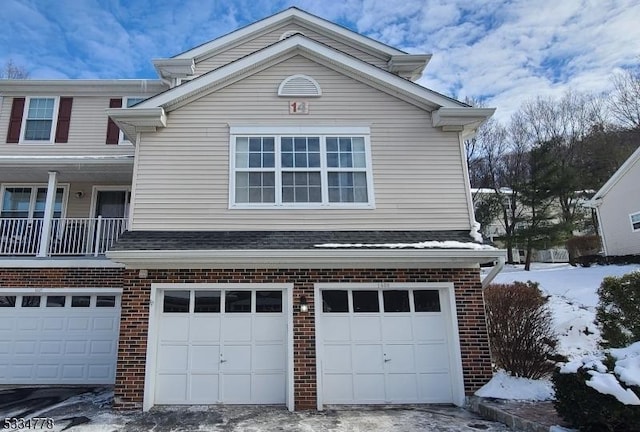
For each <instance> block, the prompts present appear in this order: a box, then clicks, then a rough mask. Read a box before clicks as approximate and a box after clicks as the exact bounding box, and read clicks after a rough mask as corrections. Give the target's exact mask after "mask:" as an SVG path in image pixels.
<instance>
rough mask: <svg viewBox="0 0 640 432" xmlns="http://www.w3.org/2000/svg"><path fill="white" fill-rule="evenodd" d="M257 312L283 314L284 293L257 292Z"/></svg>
mask: <svg viewBox="0 0 640 432" xmlns="http://www.w3.org/2000/svg"><path fill="white" fill-rule="evenodd" d="M256 312H282V291H256Z"/></svg>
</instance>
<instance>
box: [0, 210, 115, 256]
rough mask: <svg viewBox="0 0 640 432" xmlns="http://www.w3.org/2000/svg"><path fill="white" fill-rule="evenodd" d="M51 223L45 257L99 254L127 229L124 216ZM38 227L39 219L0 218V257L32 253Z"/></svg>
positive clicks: (37, 241)
mask: <svg viewBox="0 0 640 432" xmlns="http://www.w3.org/2000/svg"><path fill="white" fill-rule="evenodd" d="M51 222H52V223H51V236H50V240H49V245H48V247H47V248H46V250H47V251H48V255H49V256H57V255H85V256H86V255H93V256H98V255H102V254H104V253H105V252H106V251H108V250H109V249H110V248H111V247H112V246H113V244H114V243H115V242H116V241H117V240H118V238H119V237H120V234H122V233H123V232H124V231H125V230H126V229H127V218H103V217H97V218H54V219H52V221H51ZM42 226H43V220H42V219H23V218H2V219H0V256H2V255H36V254H37V253H38V251H39V247H40V241H41V238H42Z"/></svg>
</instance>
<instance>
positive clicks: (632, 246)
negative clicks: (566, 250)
mask: <svg viewBox="0 0 640 432" xmlns="http://www.w3.org/2000/svg"><path fill="white" fill-rule="evenodd" d="M637 212H640V161H637V162H636V163H635V165H633V166H632V167H631V169H629V171H627V173H626V174H625V175H624V176H622V178H621V179H620V181H619V182H618V183H616V184H615V185H614V186H613V187H612V188H611V190H609V192H608V193H607V194H606V195H605V196H604V199H603V201H602V205H601V206H600V209H599V216H600V221H601V227H602V231H603V232H602V234H603V236H604V241H605V242H606V246H607V255H631V254H640V231H635V232H634V231H633V230H632V227H631V220H630V218H629V215H630V214H632V213H637Z"/></svg>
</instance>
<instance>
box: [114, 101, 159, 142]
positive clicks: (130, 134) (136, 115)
mask: <svg viewBox="0 0 640 432" xmlns="http://www.w3.org/2000/svg"><path fill="white" fill-rule="evenodd" d="M106 112H107V115H108V116H109V117H110V118H111V119H112V120H113V121H114V122H115V123H116V124H117V125H118V127H119V128H120V129H122V131H123V132H124V134H125V135H126V137H127V139H128V140H129V141H131V142H132V143H134V144H135V143H136V142H137V134H138V132H155V131H156V129H157V128H159V127H166V126H167V114H166V113H165V112H164V109H163V108H162V107H154V108H144V107H140V108H139V107H138V106H136V107H135V108H108V109H107V110H106Z"/></svg>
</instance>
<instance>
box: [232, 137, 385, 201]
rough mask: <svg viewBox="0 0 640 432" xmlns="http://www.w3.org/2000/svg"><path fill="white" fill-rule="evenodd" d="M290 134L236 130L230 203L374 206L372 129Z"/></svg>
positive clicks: (233, 145) (233, 140) (233, 141)
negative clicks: (370, 135)
mask: <svg viewBox="0 0 640 432" xmlns="http://www.w3.org/2000/svg"><path fill="white" fill-rule="evenodd" d="M285 129H286V128H285ZM243 132H251V133H243ZM285 132H286V130H283V131H279V130H277V129H276V128H267V129H265V130H264V131H260V129H257V128H250V127H247V128H232V133H231V155H232V157H231V170H230V171H231V181H230V185H231V190H230V202H231V207H299V208H309V207H325V206H328V207H349V208H358V207H372V206H373V180H372V173H371V162H370V151H369V134H368V128H358V129H356V130H350V129H348V128H329V129H326V128H325V129H318V128H295V131H293V132H292V133H285Z"/></svg>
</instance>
